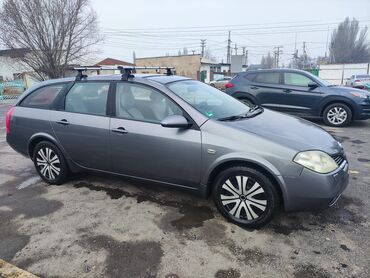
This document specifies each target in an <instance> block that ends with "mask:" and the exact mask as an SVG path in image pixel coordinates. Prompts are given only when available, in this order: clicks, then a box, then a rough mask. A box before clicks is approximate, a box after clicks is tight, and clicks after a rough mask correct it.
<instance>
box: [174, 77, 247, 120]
mask: <svg viewBox="0 0 370 278" xmlns="http://www.w3.org/2000/svg"><path fill="white" fill-rule="evenodd" d="M167 87H168V88H169V89H170V90H171V91H173V92H174V93H175V94H176V95H178V96H179V97H181V98H182V99H183V100H185V101H186V102H187V103H189V104H190V105H191V106H193V107H194V108H195V109H196V110H198V111H199V112H201V113H202V114H203V115H205V116H207V117H208V118H214V119H222V118H227V117H231V116H234V115H242V114H246V113H248V111H249V110H250V107H249V106H246V105H245V104H243V103H241V102H240V101H238V100H237V99H235V98H233V97H231V96H229V95H227V94H225V93H223V92H221V91H219V90H217V89H215V88H213V87H211V86H208V85H206V84H204V83H202V82H199V81H195V80H186V81H177V82H173V83H170V84H168V85H167Z"/></svg>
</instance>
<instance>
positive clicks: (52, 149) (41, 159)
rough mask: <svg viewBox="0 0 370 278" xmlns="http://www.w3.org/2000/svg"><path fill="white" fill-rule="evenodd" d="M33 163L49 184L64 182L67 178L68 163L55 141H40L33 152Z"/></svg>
mask: <svg viewBox="0 0 370 278" xmlns="http://www.w3.org/2000/svg"><path fill="white" fill-rule="evenodd" d="M33 163H34V164H35V167H36V170H37V172H38V174H39V175H40V177H41V178H42V179H43V180H44V181H46V182H47V183H49V184H62V183H63V182H64V181H65V180H66V178H67V175H68V166H67V163H66V161H65V159H64V156H63V154H62V153H61V151H60V150H59V149H58V148H57V147H56V146H55V145H54V144H53V143H50V142H48V141H42V142H40V143H38V144H37V145H36V147H35V149H34V152H33Z"/></svg>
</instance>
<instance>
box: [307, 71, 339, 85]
mask: <svg viewBox="0 0 370 278" xmlns="http://www.w3.org/2000/svg"><path fill="white" fill-rule="evenodd" d="M311 75H312V76H313V77H314V78H315V79H316V80H318V81H319V82H321V84H323V85H324V86H325V87H329V86H334V85H333V84H331V83H330V82H329V81H326V80H324V79H322V78H320V77H318V76H316V75H313V74H311Z"/></svg>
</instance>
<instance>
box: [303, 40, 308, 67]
mask: <svg viewBox="0 0 370 278" xmlns="http://www.w3.org/2000/svg"><path fill="white" fill-rule="evenodd" d="M306 60H307V52H306V42H303V69H305V67H306Z"/></svg>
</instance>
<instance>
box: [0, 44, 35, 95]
mask: <svg viewBox="0 0 370 278" xmlns="http://www.w3.org/2000/svg"><path fill="white" fill-rule="evenodd" d="M27 53H29V49H27V48H18V49H5V50H0V83H3V82H11V81H17V82H18V83H19V81H22V82H23V85H24V86H23V87H25V88H28V87H29V86H31V85H32V84H34V83H35V82H37V80H36V79H35V78H34V76H35V75H34V74H33V70H32V69H31V68H30V67H28V66H27V65H26V64H24V63H23V62H22V61H21V58H22V57H23V56H24V55H26V54H27Z"/></svg>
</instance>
